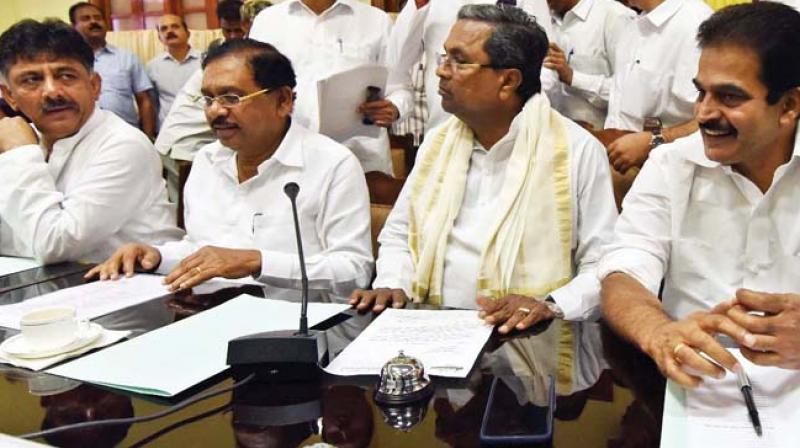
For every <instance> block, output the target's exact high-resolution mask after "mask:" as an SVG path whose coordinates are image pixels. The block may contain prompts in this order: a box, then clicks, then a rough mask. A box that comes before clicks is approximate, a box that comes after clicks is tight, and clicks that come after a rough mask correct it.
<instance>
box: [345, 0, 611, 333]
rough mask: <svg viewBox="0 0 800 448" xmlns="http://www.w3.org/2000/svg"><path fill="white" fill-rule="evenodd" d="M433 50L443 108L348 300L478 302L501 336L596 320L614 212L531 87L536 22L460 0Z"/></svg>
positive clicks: (601, 166)
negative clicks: (372, 270)
mask: <svg viewBox="0 0 800 448" xmlns="http://www.w3.org/2000/svg"><path fill="white" fill-rule="evenodd" d="M444 51H445V53H444V54H443V55H442V56H441V57H440V61H441V63H440V64H439V66H438V69H437V73H438V74H439V78H440V82H439V94H440V96H441V98H442V106H443V108H444V110H445V111H447V112H448V113H452V114H453V117H451V118H450V119H448V121H446V122H445V123H444V124H443V125H441V126H439V127H437V128H434V129H433V130H431V131H430V132H428V134H427V135H426V138H425V141H424V142H423V144H422V147H421V148H420V153H419V155H418V156H417V165H416V166H415V168H414V171H413V172H412V174H411V176H410V177H409V179H408V180H407V181H406V183H405V186H404V188H403V191H402V193H401V194H400V198H399V199H398V201H397V203H396V205H395V207H394V209H393V210H392V213H391V215H390V216H389V218H388V220H387V222H386V225H385V226H384V228H383V231H382V232H381V235H380V238H379V242H380V244H381V247H380V252H379V257H378V262H377V271H378V275H377V278H376V279H375V281H374V282H373V286H374V288H375V289H374V290H372V291H361V290H359V291H356V292H354V293H353V295H352V296H351V304H353V305H355V306H356V307H357V308H358V309H360V310H367V309H370V308H372V310H373V311H374V312H380V311H381V310H383V309H384V308H385V307H386V306H394V307H402V306H404V305H405V303H406V302H407V301H408V300H413V301H415V302H425V303H433V304H442V305H446V306H452V307H458V308H473V309H474V308H476V307H477V308H480V309H481V310H482V311H483V316H484V318H485V319H486V320H487V322H489V323H492V324H502V326H501V327H500V331H501V332H503V333H505V332H508V331H511V330H513V329H524V328H527V327H529V326H530V325H533V324H534V323H536V322H538V321H540V320H546V319H550V318H553V317H563V318H566V319H570V320H581V319H591V318H593V317H595V316H596V314H597V313H596V312H597V311H598V309H597V308H598V304H599V287H600V285H599V284H598V281H597V278H596V273H595V264H596V262H597V261H599V259H600V256H601V254H602V251H603V248H604V245H605V244H606V243H607V242H608V240H609V238H610V237H611V232H612V227H613V224H614V221H615V219H616V217H617V211H616V207H615V205H614V198H613V195H612V192H611V182H610V178H609V170H608V160H607V159H606V156H605V151H604V150H603V147H602V146H601V145H600V143H599V142H598V141H596V140H595V139H594V138H593V137H592V136H591V135H590V134H589V133H588V132H587V131H586V130H584V129H583V128H581V127H580V126H578V125H577V124H575V123H574V122H572V121H570V120H568V119H566V118H564V117H563V116H561V115H560V114H558V113H557V112H555V111H554V110H553V109H552V108H550V106H549V102H548V100H547V97H546V96H544V95H542V94H541V93H540V70H541V64H542V60H543V59H544V57H545V54H546V53H547V37H546V35H545V33H544V31H543V30H542V29H541V27H539V26H538V25H537V24H536V22H534V21H533V19H532V18H531V17H530V16H528V15H527V14H526V13H524V12H523V11H522V10H521V9H519V8H516V7H511V6H495V5H467V6H464V7H462V8H461V10H460V11H459V13H458V20H457V21H456V23H455V25H454V26H453V29H452V31H451V32H450V35H449V37H448V38H447V40H446V41H445V44H444ZM409 297H410V299H409ZM476 299H477V302H476Z"/></svg>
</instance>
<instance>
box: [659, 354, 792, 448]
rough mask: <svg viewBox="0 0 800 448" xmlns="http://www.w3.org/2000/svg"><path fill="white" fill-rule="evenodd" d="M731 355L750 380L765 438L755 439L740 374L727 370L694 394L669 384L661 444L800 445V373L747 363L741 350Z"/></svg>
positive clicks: (704, 381) (705, 379) (756, 437)
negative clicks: (737, 378) (740, 386)
mask: <svg viewBox="0 0 800 448" xmlns="http://www.w3.org/2000/svg"><path fill="white" fill-rule="evenodd" d="M730 352H731V353H732V354H733V355H734V356H735V357H736V359H738V360H739V362H740V363H741V364H742V366H743V367H744V370H745V372H747V375H748V377H749V378H750V382H751V384H752V389H753V398H754V401H755V403H756V407H757V408H758V413H759V418H760V420H761V427H762V429H763V435H762V436H761V437H759V436H758V435H756V432H755V430H754V429H753V424H752V422H751V421H750V416H749V415H748V413H747V407H746V406H745V402H744V397H743V396H742V393H741V391H740V390H739V387H738V385H737V383H736V375H734V374H733V373H731V372H728V373H727V375H726V376H725V378H723V379H721V380H715V379H713V378H704V379H703V384H701V385H700V386H699V387H698V388H697V389H693V390H685V389H682V388H680V387H679V386H677V385H675V384H672V383H670V384H669V387H668V390H667V397H666V399H665V406H664V425H663V428H662V443H661V446H662V447H671V446H682V447H706V446H724V447H759V448H767V447H780V448H783V447H786V448H789V447H797V446H800V431H798V430H797V422H798V421H800V406H798V405H799V404H800V372H798V371H793V370H786V369H780V368H777V367H762V366H757V365H755V364H753V363H751V362H750V361H748V360H747V359H745V358H744V357H743V356H742V355H741V353H740V351H739V350H737V349H730ZM680 394H684V396H683V397H680ZM676 396H678V398H677V399H675V397H676ZM676 408H682V409H676ZM680 414H683V417H682V418H680V417H679V415H680ZM667 433H671V434H667ZM665 439H666V440H665Z"/></svg>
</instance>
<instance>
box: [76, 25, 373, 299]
mask: <svg viewBox="0 0 800 448" xmlns="http://www.w3.org/2000/svg"><path fill="white" fill-rule="evenodd" d="M295 84H296V81H295V75H294V70H293V69H292V65H291V63H290V62H289V60H288V59H287V58H286V57H285V56H284V55H282V54H281V53H280V52H278V51H277V50H276V49H275V48H274V47H273V46H271V45H269V44H265V43H261V42H256V41H254V40H250V39H234V40H231V41H227V42H225V43H223V44H222V45H221V46H219V47H217V48H214V49H212V50H210V51H209V53H208V56H206V59H205V61H204V62H203V87H202V90H201V91H202V96H200V97H199V98H198V99H197V100H198V101H199V102H201V103H202V105H203V106H204V108H205V114H206V119H207V120H208V123H209V125H210V126H211V128H212V129H213V131H214V134H215V136H216V137H217V139H218V140H217V141H215V142H213V143H211V144H209V145H206V146H205V147H203V148H202V149H201V150H200V151H199V152H198V153H197V156H196V157H195V160H194V165H193V167H192V172H191V174H190V176H189V180H188V181H187V183H186V187H185V200H184V203H185V206H186V213H185V222H186V230H187V235H186V237H185V238H184V239H183V240H181V241H176V242H171V243H167V244H164V245H161V246H157V247H152V246H147V245H143V244H129V245H126V246H123V247H122V248H120V249H119V250H118V251H117V253H116V254H114V256H112V257H111V258H110V259H109V260H107V261H106V262H105V263H103V264H102V265H100V266H98V267H97V268H95V269H93V270H91V271H90V272H89V273H88V274H87V276H88V277H92V276H96V275H99V276H100V278H101V279H107V278H117V277H118V275H119V272H120V271H122V272H124V273H125V274H126V275H130V274H132V273H133V269H134V267H135V266H136V265H140V266H141V267H143V268H144V269H148V270H154V269H155V270H157V272H159V273H164V274H167V277H166V279H165V281H166V283H168V284H169V286H170V289H172V290H177V289H185V288H191V287H192V286H194V285H197V284H199V283H202V282H204V281H206V280H208V279H211V278H214V277H225V278H230V279H238V278H245V277H250V278H253V279H255V280H257V281H259V282H261V283H263V284H264V285H266V287H265V288H266V293H267V295H268V297H272V298H293V297H296V296H297V293H296V291H295V290H298V289H300V285H301V283H300V265H299V262H298V258H297V247H296V242H295V238H294V224H293V217H292V208H291V203H290V202H289V199H288V198H287V197H286V195H285V194H284V192H283V188H284V185H286V184H287V183H288V182H295V183H297V184H298V185H299V186H300V194H299V195H298V197H297V209H298V213H299V215H300V228H301V233H302V238H303V245H304V253H305V255H306V264H307V271H308V278H309V286H310V289H311V294H312V299H317V300H326V299H330V298H331V296H334V297H335V296H341V297H346V296H347V295H349V294H350V292H351V291H352V290H353V289H355V288H358V287H363V286H364V285H366V284H367V283H368V282H369V279H370V277H371V274H372V250H371V246H370V229H369V225H370V219H369V195H368V193H367V186H366V181H365V180H364V175H363V174H362V171H361V167H360V165H359V163H358V160H357V159H356V158H355V156H353V154H352V153H350V151H348V150H347V148H345V147H344V146H342V145H340V144H338V143H336V142H334V141H333V140H331V139H329V138H327V137H324V136H322V135H319V134H317V133H314V132H311V131H309V130H307V129H305V128H303V127H301V126H300V125H298V124H297V123H294V122H293V121H292V119H291V113H292V107H293V104H294V87H295Z"/></svg>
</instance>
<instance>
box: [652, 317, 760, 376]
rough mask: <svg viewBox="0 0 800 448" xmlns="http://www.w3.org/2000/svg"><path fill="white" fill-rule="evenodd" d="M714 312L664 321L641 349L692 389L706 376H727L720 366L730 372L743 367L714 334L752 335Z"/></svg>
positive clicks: (661, 368) (668, 374) (662, 370)
mask: <svg viewBox="0 0 800 448" xmlns="http://www.w3.org/2000/svg"><path fill="white" fill-rule="evenodd" d="M715 311H716V309H715V310H714V311H712V312H703V311H700V312H697V313H694V314H691V315H690V316H689V317H687V318H685V319H683V320H679V321H673V322H668V323H665V324H662V325H661V326H659V327H656V328H655V329H654V330H653V331H652V332H650V333H649V337H648V338H647V339H646V340H645V341H643V343H642V344H641V346H642V349H643V350H644V351H645V353H647V354H648V355H649V356H650V357H651V358H653V360H654V361H655V362H656V364H657V365H658V368H659V369H660V370H661V373H663V374H664V376H666V377H667V378H669V379H671V380H673V381H675V382H676V383H678V384H680V385H681V386H683V387H689V388H693V387H696V386H698V385H699V384H700V383H701V382H702V376H703V375H707V376H711V377H715V378H722V377H724V376H725V371H724V370H723V369H722V368H720V366H722V367H723V368H725V369H728V370H731V371H734V369H737V368H741V367H740V366H739V363H738V361H737V360H736V358H734V357H733V355H732V354H730V352H728V350H726V349H725V348H724V347H723V346H722V345H721V344H720V343H719V342H718V341H717V340H716V339H715V338H714V336H715V335H716V334H718V333H724V334H727V335H729V336H732V337H733V335H737V336H738V337H735V339H739V337H743V338H748V337H749V338H752V337H753V336H752V335H750V334H749V333H747V331H746V330H744V329H743V328H742V327H740V326H739V325H736V324H735V323H734V322H733V321H732V320H731V319H729V318H728V317H726V316H724V315H723V313H717V312H715ZM701 352H702V355H701V354H700V353H701ZM712 361H713V362H712ZM715 363H716V364H715Z"/></svg>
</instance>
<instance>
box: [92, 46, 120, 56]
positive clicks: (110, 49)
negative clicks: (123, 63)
mask: <svg viewBox="0 0 800 448" xmlns="http://www.w3.org/2000/svg"><path fill="white" fill-rule="evenodd" d="M116 52H117V48H116V47H114V46H113V45H109V44H106V46H105V47H103V48H101V49H99V50H97V53H110V54H114V53H116Z"/></svg>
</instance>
